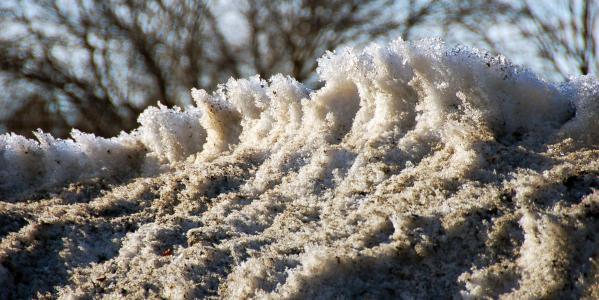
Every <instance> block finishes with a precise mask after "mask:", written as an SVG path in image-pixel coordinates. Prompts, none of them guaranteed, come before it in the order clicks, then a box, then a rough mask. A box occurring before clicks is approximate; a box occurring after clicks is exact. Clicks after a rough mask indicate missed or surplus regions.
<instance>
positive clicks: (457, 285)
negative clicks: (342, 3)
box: [0, 40, 599, 299]
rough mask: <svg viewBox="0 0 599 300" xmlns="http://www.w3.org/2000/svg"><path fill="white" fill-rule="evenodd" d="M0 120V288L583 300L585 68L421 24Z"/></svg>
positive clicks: (589, 98)
mask: <svg viewBox="0 0 599 300" xmlns="http://www.w3.org/2000/svg"><path fill="white" fill-rule="evenodd" d="M318 74H319V76H320V78H321V80H322V81H323V82H324V86H323V87H322V88H321V89H318V90H310V89H308V88H306V87H304V86H303V85H302V84H300V83H298V82H297V81H295V80H294V79H293V78H290V77H288V76H283V75H276V76H274V77H272V78H270V79H268V80H266V79H261V78H259V77H257V76H256V77H251V78H247V79H238V80H234V79H231V80H229V81H228V82H227V83H225V84H223V85H221V86H220V87H219V88H218V90H217V91H215V92H213V93H208V92H206V91H203V90H193V91H192V92H191V93H192V96H193V98H194V100H195V102H196V103H195V105H194V106H190V107H187V108H183V109H179V108H173V109H169V108H166V107H163V106H161V105H158V106H157V107H151V108H148V109H147V110H146V111H145V112H143V113H142V114H141V115H140V117H139V123H140V127H139V128H138V129H136V130H134V131H132V132H130V133H122V134H121V135H119V136H118V137H114V138H110V139H105V138H99V137H95V136H94V135H91V134H86V133H82V132H78V131H73V133H72V139H66V140H60V139H55V138H54V137H52V136H50V135H48V134H46V133H43V132H37V133H36V137H37V141H34V140H28V139H26V138H23V137H21V136H18V135H14V134H6V135H2V136H0V197H1V199H2V201H0V239H1V240H0V298H7V297H10V298H31V297H37V298H45V297H49V298H64V299H79V298H82V299H85V298H110V299H112V298H121V297H128V298H137V299H146V298H172V299H188V298H201V297H208V298H234V299H238V298H264V299H280V298H300V299H312V298H358V297H359V298H374V299H378V298H395V299H398V298H399V299H402V298H403V299H413V298H450V297H456V298H471V299H480V298H503V299H524V298H528V299H539V298H561V299H564V298H583V297H586V298H589V299H592V298H595V299H596V298H598V297H599V261H598V260H599V191H598V190H599V81H598V80H597V79H596V78H594V77H592V76H582V77H577V78H571V79H570V80H568V81H566V82H563V83H559V84H555V83H551V82H547V81H545V80H543V79H542V78H541V77H539V76H537V75H535V74H533V73H531V72H530V71H528V70H526V69H524V68H522V67H519V66H515V65H512V64H511V63H510V62H509V61H507V60H506V59H505V58H504V57H502V56H493V55H490V54H489V53H487V52H484V51H480V50H477V49H472V48H468V47H463V46H459V47H449V46H447V45H445V44H444V43H443V42H441V41H439V40H421V41H415V42H404V41H401V40H397V41H395V42H393V43H391V44H389V45H372V46H369V47H367V48H366V49H364V50H357V49H345V50H341V51H338V52H335V53H328V54H326V55H325V56H324V57H323V58H321V59H320V60H319V68H318Z"/></svg>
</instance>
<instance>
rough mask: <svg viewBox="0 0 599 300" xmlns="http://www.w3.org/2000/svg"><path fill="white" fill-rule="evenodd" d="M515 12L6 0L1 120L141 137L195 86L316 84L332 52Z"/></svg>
mask: <svg viewBox="0 0 599 300" xmlns="http://www.w3.org/2000/svg"><path fill="white" fill-rule="evenodd" d="M507 7H509V6H508V5H505V4H499V3H495V2H494V1H486V0H475V1H468V2H466V1H459V0H455V1H453V0H421V1H420V0H329V1H317V0H279V1H272V0H245V1H206V0H204V1H202V0H62V1H59V0H4V1H2V3H0V28H3V30H2V31H0V90H2V92H1V93H0V103H3V105H4V109H3V111H4V112H3V113H1V114H0V118H2V120H3V121H2V123H3V125H4V127H5V128H6V129H7V130H8V131H15V132H18V133H21V134H28V133H29V132H30V131H31V129H32V128H31V126H29V125H28V126H25V125H24V124H25V123H24V122H23V120H37V121H36V122H30V123H29V124H30V125H32V126H39V127H41V128H42V129H43V130H45V131H50V132H52V133H54V134H56V135H58V136H64V135H65V134H66V133H67V132H68V128H70V127H75V128H78V129H81V130H83V131H87V132H94V133H96V134H98V135H101V136H113V135H115V134H117V133H118V132H119V131H121V130H130V129H132V128H134V127H135V120H136V117H137V115H138V114H139V113H140V112H141V111H142V110H143V109H144V108H145V107H147V106H148V105H151V104H154V103H155V101H157V100H160V101H161V102H162V103H164V104H166V105H167V106H172V105H185V104H186V103H189V102H190V98H189V89H190V88H192V87H198V88H205V89H213V88H214V87H215V86H216V85H217V84H218V83H220V82H224V81H226V80H227V79H228V78H229V77H231V76H232V77H241V76H249V75H252V74H260V75H261V76H263V77H265V78H267V77H269V76H270V75H272V74H275V73H285V74H290V75H292V76H294V77H295V78H296V79H298V80H299V81H303V82H307V83H308V84H314V81H315V79H314V77H313V75H312V74H313V71H314V68H315V67H316V59H317V58H319V57H320V56H321V55H322V54H323V53H324V52H325V51H326V50H332V49H335V48H337V47H339V46H340V45H346V44H360V43H365V42H367V41H372V40H376V39H379V38H390V37H396V36H402V37H404V39H409V38H413V37H416V36H423V35H427V34H422V32H424V31H426V30H427V28H428V27H427V26H429V27H430V26H432V27H434V26H437V25H438V24H442V27H443V28H444V29H446V30H445V31H443V30H441V31H440V34H443V33H444V34H445V35H446V36H450V35H449V34H448V32H449V31H448V30H447V29H448V28H450V27H452V26H462V27H463V26H472V24H475V26H479V27H483V26H484V24H487V23H489V22H491V21H492V20H493V19H494V17H493V16H495V15H497V11H501V10H502V9H505V8H507ZM432 27H431V28H432ZM443 28H442V29H443ZM477 28H478V27H477ZM419 31H420V34H419ZM450 37H451V36H450ZM33 124H35V125H33Z"/></svg>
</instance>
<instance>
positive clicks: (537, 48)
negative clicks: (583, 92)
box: [470, 0, 599, 80]
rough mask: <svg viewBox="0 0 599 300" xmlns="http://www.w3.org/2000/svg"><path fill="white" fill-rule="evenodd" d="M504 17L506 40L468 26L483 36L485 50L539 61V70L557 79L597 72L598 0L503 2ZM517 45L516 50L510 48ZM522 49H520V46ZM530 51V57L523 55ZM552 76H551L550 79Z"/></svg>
mask: <svg viewBox="0 0 599 300" xmlns="http://www.w3.org/2000/svg"><path fill="white" fill-rule="evenodd" d="M506 5H509V6H510V8H509V9H508V10H507V13H505V14H504V17H505V18H504V21H506V22H505V23H504V26H505V29H506V30H508V31H509V32H510V34H509V36H508V40H507V41H506V40H501V39H499V38H498V35H496V34H495V33H494V32H492V31H489V30H486V29H485V28H481V27H475V26H473V27H471V28H470V29H471V30H472V31H473V32H476V33H477V34H479V35H481V36H484V40H485V41H486V42H487V45H488V46H487V47H490V48H492V49H495V50H496V51H498V52H502V53H505V54H506V55H510V56H512V57H514V58H516V59H520V60H529V62H530V60H531V59H533V60H539V63H540V65H541V68H542V69H543V70H544V72H545V73H547V74H549V77H552V78H554V79H557V80H563V79H565V78H567V77H568V76H570V75H586V74H591V73H592V74H597V72H598V71H599V58H598V55H599V1H597V0H555V1H531V0H521V1H506ZM510 44H512V45H513V44H518V45H520V47H511V48H515V49H509V48H510V47H509V46H510ZM522 46H523V47H522ZM524 48H531V49H532V51H531V52H532V53H531V55H532V56H530V55H526V54H523V53H522V51H523V50H525V49H524ZM552 75H553V76H552Z"/></svg>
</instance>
